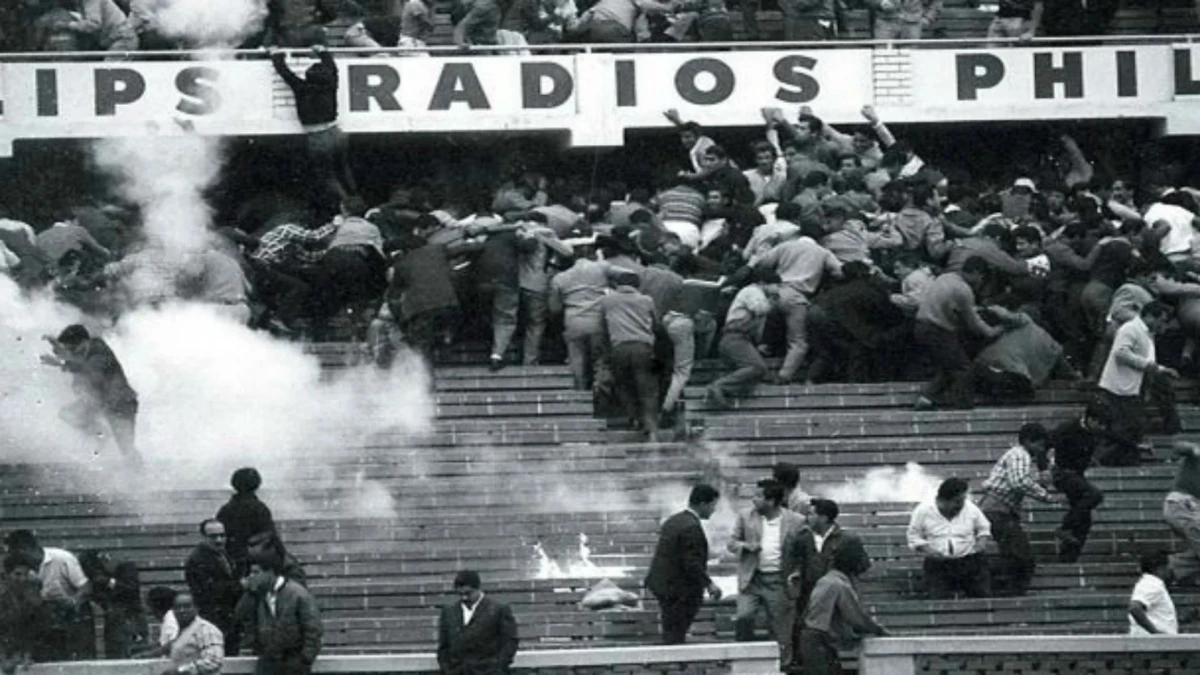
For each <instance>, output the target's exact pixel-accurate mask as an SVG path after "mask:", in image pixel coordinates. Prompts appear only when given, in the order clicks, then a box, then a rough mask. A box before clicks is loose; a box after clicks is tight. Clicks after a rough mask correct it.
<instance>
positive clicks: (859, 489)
mask: <svg viewBox="0 0 1200 675" xmlns="http://www.w3.org/2000/svg"><path fill="white" fill-rule="evenodd" d="M941 483H942V479H941V478H940V477H938V476H935V475H933V474H931V473H929V472H928V471H926V470H925V467H923V466H921V465H920V464H917V463H916V462H908V463H907V464H905V465H904V469H903V470H901V469H900V468H899V467H894V466H881V467H876V468H874V469H871V470H869V471H867V473H866V475H864V476H863V477H861V478H856V479H854V480H850V479H847V480H846V481H845V482H843V483H830V484H822V485H816V486H813V487H812V491H813V493H814V494H816V495H818V496H821V497H825V498H826V499H832V500H833V501H835V502H839V503H848V504H849V503H855V502H858V503H874V504H877V503H880V502H923V501H925V500H927V499H929V498H930V497H932V496H933V495H935V494H937V489H938V486H939V485H941Z"/></svg>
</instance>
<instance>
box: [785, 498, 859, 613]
mask: <svg viewBox="0 0 1200 675" xmlns="http://www.w3.org/2000/svg"><path fill="white" fill-rule="evenodd" d="M837 517H838V505H837V502H835V501H833V500H832V499H813V500H811V501H810V502H809V508H808V513H807V514H806V516H805V518H806V520H807V521H808V530H807V531H805V532H803V533H801V535H800V536H799V537H797V538H796V541H795V546H796V548H795V549H794V550H793V551H792V553H791V555H792V556H793V557H794V558H795V559H796V560H797V570H796V571H795V572H793V573H792V574H791V575H790V576H789V578H788V583H789V585H790V584H795V585H798V586H799V593H797V594H796V595H797V600H798V603H797V607H798V608H799V610H800V611H801V612H803V610H804V609H805V608H806V607H807V606H808V599H809V596H811V595H812V590H813V587H815V586H816V585H817V581H818V580H819V579H820V578H821V577H823V576H825V573H826V572H828V571H829V570H830V569H832V566H833V560H834V558H835V557H836V556H837V552H838V551H840V550H841V549H843V548H851V549H855V550H856V552H857V553H860V554H861V555H856V557H854V558H853V559H855V560H859V561H860V564H859V567H860V569H856V570H853V573H854V574H853V576H858V575H860V574H863V573H865V572H866V571H867V570H869V569H871V558H870V556H868V555H867V553H866V549H865V548H864V547H863V544H862V540H861V539H859V538H858V537H857V536H855V535H853V534H850V533H849V532H846V531H845V530H843V529H842V527H841V525H838V524H837Z"/></svg>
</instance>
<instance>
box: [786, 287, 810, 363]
mask: <svg viewBox="0 0 1200 675" xmlns="http://www.w3.org/2000/svg"><path fill="white" fill-rule="evenodd" d="M779 304H780V306H781V308H782V309H783V311H784V316H785V317H786V320H787V343H788V346H787V354H786V355H785V356H784V357H783V366H781V367H780V369H779V379H781V380H783V381H784V382H789V381H791V379H792V378H793V377H795V375H796V371H797V370H799V368H800V366H801V364H803V363H804V357H805V356H807V355H808V323H807V319H808V308H809V304H810V303H809V301H808V297H807V296H805V295H804V294H803V293H801V292H800V291H797V290H793V289H789V288H787V287H784V288H782V289H780V292H779Z"/></svg>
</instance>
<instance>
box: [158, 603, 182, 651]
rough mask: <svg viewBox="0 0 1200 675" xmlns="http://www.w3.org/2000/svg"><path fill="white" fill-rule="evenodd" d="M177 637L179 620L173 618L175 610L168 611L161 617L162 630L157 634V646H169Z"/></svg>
mask: <svg viewBox="0 0 1200 675" xmlns="http://www.w3.org/2000/svg"><path fill="white" fill-rule="evenodd" d="M177 637H179V619H176V618H175V610H173V609H168V610H167V613H166V614H164V615H163V620H162V628H160V629H159V633H158V644H160V645H169V644H171V641H172V640H174V639H175V638H177Z"/></svg>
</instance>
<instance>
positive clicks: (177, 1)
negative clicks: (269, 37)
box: [134, 0, 267, 49]
mask: <svg viewBox="0 0 1200 675" xmlns="http://www.w3.org/2000/svg"><path fill="white" fill-rule="evenodd" d="M134 9H135V11H136V12H138V13H139V14H141V16H144V17H146V18H147V19H148V21H149V23H150V25H151V26H152V27H153V28H154V30H155V31H156V32H157V33H159V34H160V35H162V36H163V37H166V38H170V39H173V40H181V41H183V42H184V43H185V44H186V45H187V46H189V47H192V48H198V49H204V48H230V47H236V46H237V45H239V44H241V43H242V42H243V41H245V40H246V38H248V37H250V36H252V35H254V34H255V33H257V32H259V31H260V30H262V26H263V21H264V20H265V19H266V18H267V2H266V0H134Z"/></svg>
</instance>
